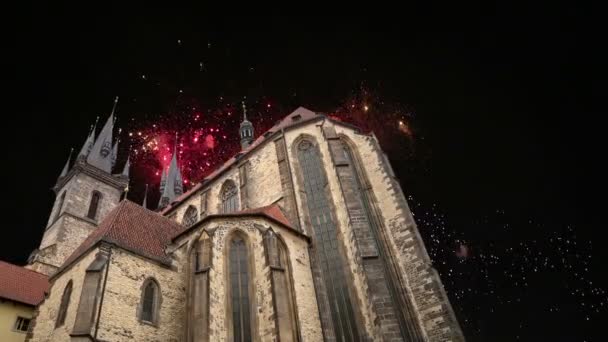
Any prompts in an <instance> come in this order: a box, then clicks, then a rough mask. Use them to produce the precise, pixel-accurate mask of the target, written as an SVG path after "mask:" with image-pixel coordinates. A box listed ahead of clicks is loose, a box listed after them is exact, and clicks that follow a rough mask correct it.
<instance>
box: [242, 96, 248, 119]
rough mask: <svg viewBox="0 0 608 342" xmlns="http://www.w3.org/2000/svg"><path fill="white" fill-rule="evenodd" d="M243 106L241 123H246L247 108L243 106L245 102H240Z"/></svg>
mask: <svg viewBox="0 0 608 342" xmlns="http://www.w3.org/2000/svg"><path fill="white" fill-rule="evenodd" d="M241 105H242V106H243V121H247V106H245V100H243V101H241Z"/></svg>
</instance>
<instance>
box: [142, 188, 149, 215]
mask: <svg viewBox="0 0 608 342" xmlns="http://www.w3.org/2000/svg"><path fill="white" fill-rule="evenodd" d="M147 202H148V183H146V190H144V201H143V202H142V204H141V206H142V207H144V208H146V207H147ZM146 209H148V208H146Z"/></svg>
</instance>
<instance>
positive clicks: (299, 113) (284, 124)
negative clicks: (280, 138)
mask: <svg viewBox="0 0 608 342" xmlns="http://www.w3.org/2000/svg"><path fill="white" fill-rule="evenodd" d="M323 117H324V116H323V115H320V114H317V113H315V112H313V111H310V110H308V109H306V108H304V107H299V108H298V109H296V110H295V111H293V112H292V113H291V114H289V115H287V116H286V117H285V118H283V119H282V120H281V121H279V122H278V123H277V124H275V125H274V126H272V128H270V129H269V130H267V131H266V132H265V133H263V134H260V136H259V137H258V138H257V139H256V140H255V141H254V142H253V143H252V144H251V145H250V146H249V147H247V149H245V150H244V151H241V152H239V153H237V155H236V156H235V157H232V158H230V159H229V160H228V161H227V162H225V163H224V164H223V165H222V166H220V167H219V168H218V169H217V170H215V171H213V172H212V173H211V174H209V175H208V176H207V177H205V178H204V179H203V180H202V181H201V182H199V183H198V184H196V185H195V186H194V187H192V189H190V190H188V191H187V192H185V193H184V194H183V195H181V196H179V197H177V198H176V199H175V201H173V203H171V204H169V205H168V206H167V207H166V208H165V209H163V210H162V211H161V213H162V214H166V213H168V212H169V211H171V210H172V209H173V208H175V207H176V205H177V204H179V203H180V202H181V201H183V200H185V199H186V198H188V197H190V195H192V194H193V193H194V192H196V191H197V190H199V189H201V188H202V187H203V185H204V184H205V183H207V182H209V181H211V180H213V179H214V178H216V177H217V176H219V175H220V174H222V173H223V172H224V171H226V170H227V169H228V168H229V167H231V166H232V165H233V164H235V163H236V162H237V161H238V160H240V159H241V158H242V157H243V156H244V155H246V154H248V153H249V152H251V151H253V150H254V149H255V148H256V147H258V146H259V145H260V144H262V143H263V142H265V141H266V140H268V139H267V138H268V137H270V135H272V134H273V133H275V132H278V131H280V130H283V129H287V128H289V127H292V126H296V125H299V124H302V123H304V122H308V121H312V120H316V119H319V118H323ZM269 134H270V135H269Z"/></svg>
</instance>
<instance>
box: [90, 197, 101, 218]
mask: <svg viewBox="0 0 608 342" xmlns="http://www.w3.org/2000/svg"><path fill="white" fill-rule="evenodd" d="M100 202H101V192H99V191H97V190H95V191H93V193H92V194H91V204H89V212H88V213H87V217H88V218H90V219H91V220H95V218H96V217H97V209H98V208H99V203H100Z"/></svg>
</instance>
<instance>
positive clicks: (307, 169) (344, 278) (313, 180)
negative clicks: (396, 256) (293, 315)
mask: <svg viewBox="0 0 608 342" xmlns="http://www.w3.org/2000/svg"><path fill="white" fill-rule="evenodd" d="M291 153H292V155H293V156H294V158H293V161H292V163H293V164H294V170H295V176H296V180H297V184H298V187H299V189H300V191H299V198H300V203H301V207H302V211H301V213H302V215H303V220H304V227H305V229H303V230H304V231H305V232H306V233H307V234H308V235H309V236H311V237H312V239H313V245H312V246H313V247H312V249H311V251H310V254H309V256H310V260H311V266H312V272H313V280H314V286H315V292H316V295H317V303H318V307H319V316H320V318H321V324H322V327H323V334H324V337H325V339H334V338H335V339H338V340H340V339H344V340H349V341H359V340H361V339H364V338H365V336H366V331H365V328H364V323H363V321H364V320H363V316H362V313H361V311H360V307H361V305H360V304H361V303H359V301H360V300H359V297H358V296H357V292H356V290H355V289H354V287H353V283H354V281H353V277H354V276H353V274H352V272H351V270H350V267H349V262H348V260H349V259H348V257H347V254H346V247H345V246H344V241H342V239H339V232H340V231H341V227H340V223H339V222H338V221H337V219H336V208H335V204H334V202H333V197H332V193H331V190H330V188H329V186H328V176H327V173H326V171H325V167H324V161H325V160H327V157H326V156H324V155H323V151H321V148H320V146H319V144H318V142H317V139H316V138H315V137H313V136H312V135H310V134H300V135H299V136H298V137H297V138H296V139H295V140H294V141H293V142H292V144H291ZM322 236H327V237H329V238H330V240H331V241H330V240H327V239H324V238H322ZM336 245H337V248H335V247H334V246H336Z"/></svg>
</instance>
